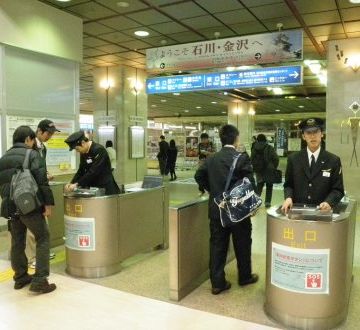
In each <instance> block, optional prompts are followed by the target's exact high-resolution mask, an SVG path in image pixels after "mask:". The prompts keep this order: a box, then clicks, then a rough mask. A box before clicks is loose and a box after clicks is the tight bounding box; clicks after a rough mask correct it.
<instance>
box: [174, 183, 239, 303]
mask: <svg viewBox="0 0 360 330" xmlns="http://www.w3.org/2000/svg"><path fill="white" fill-rule="evenodd" d="M179 185H180V184H179ZM188 186H189V185H188ZM196 188H197V185H196ZM172 189H173V190H174V191H176V190H177V187H175V184H174V186H173V187H172ZM181 189H182V187H180V188H179V189H178V190H177V191H178V192H180V191H181ZM170 194H171V193H170ZM196 195H197V198H196V199H194V200H191V201H188V202H184V203H182V204H178V203H176V204H175V205H170V208H169V298H170V299H171V300H175V301H179V300H181V299H182V298H183V297H185V296H186V295H188V294H189V293H190V292H191V291H193V290H194V289H196V288H197V287H198V286H199V285H200V284H201V283H202V282H204V281H205V280H207V279H208V278H209V239H210V232H209V219H208V195H207V194H206V195H203V196H201V197H199V193H197V194H196ZM172 198H173V197H171V199H172ZM232 259H234V251H233V248H232V242H230V249H229V254H228V262H229V261H230V260H232Z"/></svg>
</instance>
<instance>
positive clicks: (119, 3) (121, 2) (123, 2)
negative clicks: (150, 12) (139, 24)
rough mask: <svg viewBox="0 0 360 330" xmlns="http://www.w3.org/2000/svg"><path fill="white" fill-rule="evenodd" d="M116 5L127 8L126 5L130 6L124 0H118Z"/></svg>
mask: <svg viewBox="0 0 360 330" xmlns="http://www.w3.org/2000/svg"><path fill="white" fill-rule="evenodd" d="M116 5H117V6H118V7H121V8H127V7H129V6H130V4H129V3H128V2H126V1H119V2H117V3H116Z"/></svg>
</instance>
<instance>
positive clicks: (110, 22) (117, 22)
mask: <svg viewBox="0 0 360 330" xmlns="http://www.w3.org/2000/svg"><path fill="white" fill-rule="evenodd" d="M99 23H101V24H103V25H106V26H109V27H111V28H114V29H116V30H124V29H131V28H136V27H138V26H141V24H139V23H137V22H135V21H133V20H131V19H129V18H126V17H124V16H116V17H113V18H108V19H102V20H99Z"/></svg>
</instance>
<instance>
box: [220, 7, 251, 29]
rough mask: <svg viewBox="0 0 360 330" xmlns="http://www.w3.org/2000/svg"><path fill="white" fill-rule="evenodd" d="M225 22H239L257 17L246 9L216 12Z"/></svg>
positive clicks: (228, 23)
mask: <svg viewBox="0 0 360 330" xmlns="http://www.w3.org/2000/svg"><path fill="white" fill-rule="evenodd" d="M215 17H217V18H218V19H220V20H221V21H222V22H223V23H224V24H227V25H230V24H238V23H242V22H250V21H254V20H255V18H254V16H253V15H251V14H250V13H249V11H248V10H246V9H238V10H231V11H227V12H223V13H217V14H215Z"/></svg>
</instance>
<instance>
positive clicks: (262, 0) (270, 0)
mask: <svg viewBox="0 0 360 330" xmlns="http://www.w3.org/2000/svg"><path fill="white" fill-rule="evenodd" d="M241 2H242V3H243V4H244V5H245V6H246V7H258V6H263V5H269V4H271V5H272V4H278V3H283V1H282V0H241Z"/></svg>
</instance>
